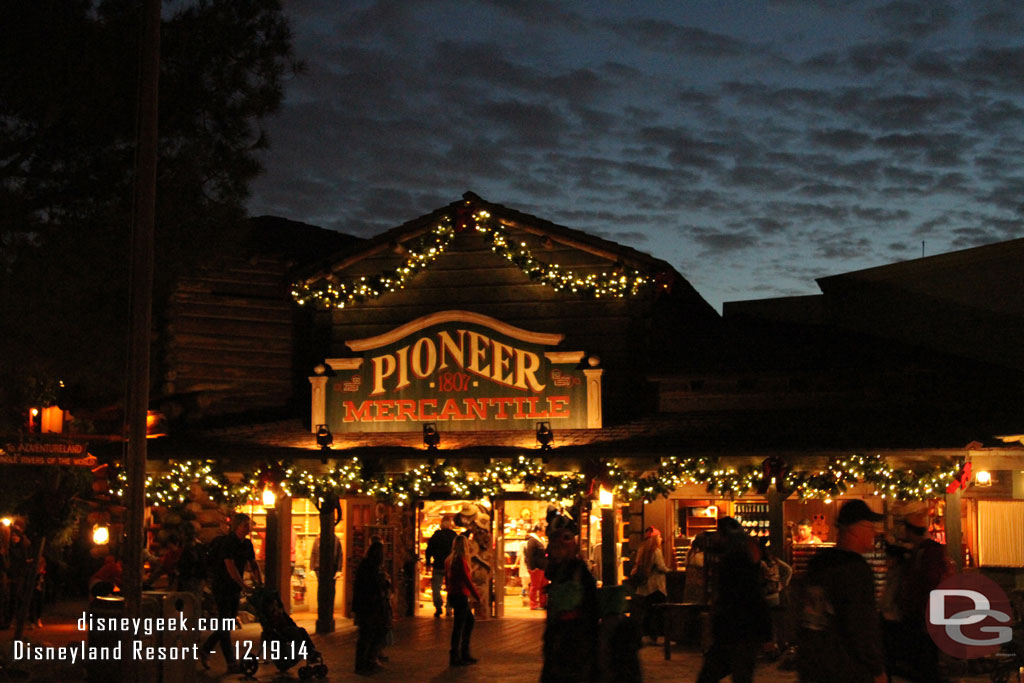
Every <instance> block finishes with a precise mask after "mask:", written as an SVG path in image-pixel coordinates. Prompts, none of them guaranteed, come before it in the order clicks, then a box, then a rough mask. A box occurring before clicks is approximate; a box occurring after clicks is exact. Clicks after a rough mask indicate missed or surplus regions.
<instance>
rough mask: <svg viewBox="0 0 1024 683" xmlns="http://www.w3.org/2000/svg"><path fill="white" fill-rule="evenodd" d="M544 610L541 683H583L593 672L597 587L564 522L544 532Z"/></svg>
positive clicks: (595, 662)
mask: <svg viewBox="0 0 1024 683" xmlns="http://www.w3.org/2000/svg"><path fill="white" fill-rule="evenodd" d="M547 578H548V580H549V581H550V584H549V585H548V606H547V610H548V613H547V621H546V623H545V625H544V668H543V669H542V670H541V675H540V680H541V683H577V682H578V683H586V682H589V681H592V680H594V679H595V678H596V677H597V675H598V672H597V671H596V668H597V653H596V650H597V638H598V618H599V613H598V605H597V583H596V582H595V581H594V575H593V574H591V573H590V570H589V569H588V568H587V565H586V563H585V562H584V561H583V560H582V559H581V558H580V556H579V546H577V545H576V538H575V529H573V528H572V526H571V523H569V522H568V520H567V519H566V518H565V517H562V518H560V520H559V521H558V522H556V523H555V524H554V525H553V526H549V527H548V568H547Z"/></svg>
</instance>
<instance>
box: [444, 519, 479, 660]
mask: <svg viewBox="0 0 1024 683" xmlns="http://www.w3.org/2000/svg"><path fill="white" fill-rule="evenodd" d="M468 541H469V539H467V538H466V537H465V536H457V537H456V538H455V543H454V544H453V545H452V554H451V555H449V556H448V559H447V560H445V577H446V580H447V582H448V604H449V606H451V608H452V609H453V610H454V612H455V620H454V622H453V623H452V646H451V649H450V650H449V651H448V664H449V665H451V666H464V665H467V664H476V662H477V660H476V658H475V657H472V656H471V655H470V654H469V638H470V636H472V635H473V624H475V623H476V620H475V619H474V618H473V611H472V610H471V609H470V608H469V599H470V598H473V601H474V602H477V603H479V602H480V594H479V593H478V592H477V590H476V586H474V585H473V576H472V574H471V573H470V571H469V556H468V554H467V549H466V548H467V544H468Z"/></svg>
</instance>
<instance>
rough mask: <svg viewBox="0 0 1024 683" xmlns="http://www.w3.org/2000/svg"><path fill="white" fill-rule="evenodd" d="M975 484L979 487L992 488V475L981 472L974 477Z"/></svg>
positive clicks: (984, 471)
mask: <svg viewBox="0 0 1024 683" xmlns="http://www.w3.org/2000/svg"><path fill="white" fill-rule="evenodd" d="M974 483H975V484H977V485H978V486H991V485H992V473H991V472H988V471H987V470H981V471H979V472H978V473H977V474H976V475H974Z"/></svg>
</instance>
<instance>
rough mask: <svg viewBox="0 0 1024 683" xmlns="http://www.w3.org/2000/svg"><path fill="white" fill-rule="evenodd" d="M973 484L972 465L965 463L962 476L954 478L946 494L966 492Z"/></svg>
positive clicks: (961, 471) (961, 470) (961, 472)
mask: <svg viewBox="0 0 1024 683" xmlns="http://www.w3.org/2000/svg"><path fill="white" fill-rule="evenodd" d="M970 483H971V463H969V462H965V463H964V464H963V466H962V467H961V468H960V474H959V475H957V476H956V477H954V478H953V481H951V482H949V486H947V487H946V493H955V492H956V490H957V489H960V490H961V491H966V490H967V486H968V484H970Z"/></svg>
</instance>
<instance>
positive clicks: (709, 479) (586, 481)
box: [111, 454, 966, 506]
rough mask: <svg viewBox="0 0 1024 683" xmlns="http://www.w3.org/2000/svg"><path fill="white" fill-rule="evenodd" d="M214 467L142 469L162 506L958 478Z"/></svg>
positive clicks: (608, 467)
mask: <svg viewBox="0 0 1024 683" xmlns="http://www.w3.org/2000/svg"><path fill="white" fill-rule="evenodd" d="M216 465H217V463H216V462H215V461H210V460H207V461H185V462H176V463H172V464H171V468H170V471H168V472H165V473H162V474H159V475H150V476H148V477H147V479H146V497H147V501H148V502H149V504H151V505H164V506H167V505H179V504H183V503H187V502H188V501H189V500H191V493H192V489H193V486H198V487H199V488H200V489H202V490H203V491H205V492H206V493H207V494H208V495H209V496H210V497H211V498H212V499H213V500H215V501H217V502H220V503H223V504H225V505H228V506H235V505H238V504H240V503H242V502H244V501H246V500H252V499H256V498H257V497H259V495H260V492H261V491H262V490H263V489H265V488H268V487H271V488H273V489H275V490H280V491H281V492H282V493H284V494H285V495H288V496H291V497H301V498H311V499H313V500H314V502H316V503H317V505H319V504H320V503H322V502H323V501H324V500H325V499H326V498H327V497H328V496H329V495H334V496H339V497H343V496H350V495H366V496H371V497H373V498H376V499H378V500H381V501H385V502H389V503H392V504H395V505H399V506H405V505H408V504H411V503H412V502H413V501H415V500H416V499H420V498H426V497H428V496H430V495H432V494H436V493H441V492H443V493H445V494H447V495H450V496H452V497H454V498H462V499H470V500H477V499H480V498H485V497H496V496H500V495H502V493H503V492H504V490H505V488H506V487H507V486H509V485H517V486H522V488H523V489H524V490H525V491H527V492H529V493H530V494H532V495H533V496H535V497H537V498H539V499H541V500H547V501H551V502H557V501H560V500H565V499H574V498H581V497H592V496H593V495H594V494H595V493H596V491H597V489H598V488H599V487H604V488H605V489H607V490H610V491H612V492H613V493H614V494H615V496H617V497H618V498H619V499H620V500H625V501H634V500H643V501H645V502H650V501H653V500H655V499H656V498H658V497H660V496H667V495H668V494H669V493H671V492H672V491H674V490H675V489H676V488H678V487H679V486H682V485H685V484H700V485H704V486H705V487H706V490H707V492H708V493H709V494H716V495H719V496H721V497H724V498H735V497H737V496H741V495H743V494H745V493H747V492H749V491H751V490H754V491H757V492H759V493H764V492H765V491H767V490H768V489H769V488H772V487H774V488H775V489H776V490H777V491H780V492H783V493H793V494H795V495H796V496H797V497H798V498H800V499H806V498H815V499H824V500H826V501H831V499H832V498H835V497H837V496H840V495H842V494H843V493H844V492H845V491H846V490H847V489H848V488H849V487H850V486H851V485H853V484H858V483H862V484H869V485H871V486H872V487H873V489H874V490H873V493H874V495H877V496H881V497H882V498H889V499H894V500H901V501H902V500H923V499H927V498H935V497H938V496H940V495H943V494H945V493H946V492H947V490H950V491H951V490H953V489H955V488H957V487H958V486H960V485H961V484H960V483H959V482H960V481H961V479H962V478H963V477H962V472H963V470H964V464H963V462H962V461H959V460H958V461H956V462H954V463H950V464H948V465H946V466H942V467H935V468H932V469H930V470H927V471H914V470H896V469H894V468H892V467H890V466H889V465H888V464H886V463H885V461H884V460H883V459H882V457H881V456H880V455H872V456H864V455H851V456H848V457H842V458H832V459H830V460H829V461H828V463H827V464H826V466H825V468H824V469H820V470H813V471H806V472H794V471H790V470H789V469H788V468H787V467H785V463H782V462H781V460H778V459H775V460H774V461H773V459H771V458H769V459H768V460H766V461H765V463H763V464H762V465H761V466H760V467H757V466H753V465H745V466H741V467H733V466H728V465H724V464H722V463H720V462H719V461H718V460H717V459H715V458H702V457H698V458H675V457H670V458H664V459H662V461H661V463H660V464H659V466H658V468H657V470H656V471H655V472H654V473H652V474H647V475H640V474H634V473H631V472H628V471H626V470H624V469H622V468H621V467H620V466H619V465H617V464H615V463H611V462H605V461H597V460H591V461H587V462H585V463H584V465H583V468H582V469H583V471H581V472H568V473H566V472H561V473H557V474H555V473H551V472H547V471H546V470H545V469H544V466H543V463H542V461H541V460H540V459H538V458H534V457H531V456H528V455H525V454H524V455H520V456H518V457H517V458H515V459H514V460H509V461H500V462H492V463H490V464H488V465H487V467H486V468H485V469H484V470H483V471H482V472H480V473H478V474H473V475H471V474H467V473H466V472H465V471H464V470H462V469H460V468H458V467H456V466H454V465H452V464H450V463H448V462H441V463H438V464H423V465H419V466H418V467H415V468H413V469H411V470H409V471H407V472H403V473H397V474H387V473H384V472H382V471H374V468H368V467H366V465H365V464H364V463H363V462H362V461H360V460H359V459H358V458H353V459H351V460H349V461H347V462H342V463H338V464H336V465H334V467H333V468H332V469H331V470H329V471H328V472H326V473H314V472H310V471H308V470H302V469H299V468H297V467H295V466H294V465H292V464H289V463H285V462H277V463H269V464H267V465H265V466H263V467H262V468H260V469H259V470H258V471H257V472H255V473H251V474H247V475H243V477H242V479H241V481H233V480H231V479H229V478H228V477H227V476H225V475H224V474H223V473H214V467H215V466H216ZM376 469H377V470H379V468H376ZM124 483H125V479H124V477H123V475H119V476H117V477H115V478H114V481H113V482H112V485H111V494H112V495H114V496H116V497H118V498H120V497H121V496H122V495H123V491H124ZM963 485H966V482H964V483H963Z"/></svg>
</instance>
